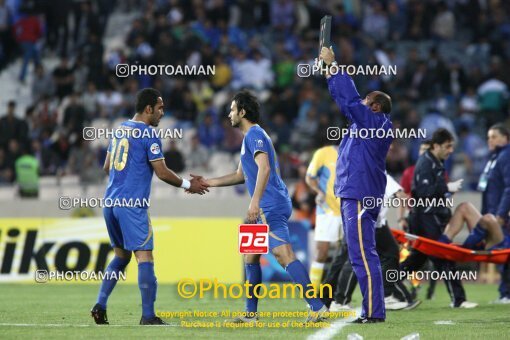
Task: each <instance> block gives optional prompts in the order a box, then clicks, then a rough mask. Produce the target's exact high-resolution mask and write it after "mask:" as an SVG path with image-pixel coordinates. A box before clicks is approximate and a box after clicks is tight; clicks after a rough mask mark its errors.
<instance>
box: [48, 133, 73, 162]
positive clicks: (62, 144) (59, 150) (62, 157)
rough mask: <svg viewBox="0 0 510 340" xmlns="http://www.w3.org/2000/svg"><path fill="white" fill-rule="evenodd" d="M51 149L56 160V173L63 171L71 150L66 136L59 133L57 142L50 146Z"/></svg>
mask: <svg viewBox="0 0 510 340" xmlns="http://www.w3.org/2000/svg"><path fill="white" fill-rule="evenodd" d="M51 149H52V151H53V152H54V153H55V154H56V156H57V158H58V163H57V171H58V170H64V169H65V168H66V166H67V161H68V160H69V153H70V150H71V145H70V144H69V140H68V139H67V136H66V135H64V134H63V133H62V132H61V133H59V134H58V137H57V140H56V141H55V142H53V143H52V144H51Z"/></svg>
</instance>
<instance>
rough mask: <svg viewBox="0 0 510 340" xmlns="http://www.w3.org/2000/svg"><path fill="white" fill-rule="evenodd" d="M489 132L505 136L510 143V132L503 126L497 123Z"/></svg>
mask: <svg viewBox="0 0 510 340" xmlns="http://www.w3.org/2000/svg"><path fill="white" fill-rule="evenodd" d="M489 130H497V131H498V132H499V133H500V134H501V135H503V136H505V137H506V139H507V140H508V141H510V130H509V129H508V128H507V127H506V126H505V125H504V124H503V123H497V124H494V125H492V126H491V127H490V128H489Z"/></svg>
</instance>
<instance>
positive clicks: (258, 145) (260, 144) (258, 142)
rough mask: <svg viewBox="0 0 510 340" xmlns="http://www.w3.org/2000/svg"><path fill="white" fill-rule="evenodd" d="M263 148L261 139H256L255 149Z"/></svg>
mask: <svg viewBox="0 0 510 340" xmlns="http://www.w3.org/2000/svg"><path fill="white" fill-rule="evenodd" d="M262 147H264V142H263V141H262V139H257V148H262Z"/></svg>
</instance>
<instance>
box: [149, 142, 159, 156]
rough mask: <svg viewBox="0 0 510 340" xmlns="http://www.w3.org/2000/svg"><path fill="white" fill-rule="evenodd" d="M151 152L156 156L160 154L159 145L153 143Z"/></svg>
mask: <svg viewBox="0 0 510 340" xmlns="http://www.w3.org/2000/svg"><path fill="white" fill-rule="evenodd" d="M151 152H152V153H153V154H155V155H157V154H159V152H160V151H159V145H158V143H153V144H152V145H151Z"/></svg>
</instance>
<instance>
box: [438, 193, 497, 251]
mask: <svg viewBox="0 0 510 340" xmlns="http://www.w3.org/2000/svg"><path fill="white" fill-rule="evenodd" d="M464 222H466V224H467V226H468V228H469V231H470V234H469V236H468V237H467V239H466V241H465V242H464V244H463V246H465V247H467V248H473V247H474V246H475V245H476V244H478V243H479V242H481V241H484V240H485V241H486V243H485V248H486V249H490V248H491V247H493V246H495V245H497V244H499V243H500V242H502V241H503V239H504V235H503V231H502V229H501V226H500V225H499V223H498V221H497V219H496V217H495V216H494V215H492V214H486V215H483V216H482V215H481V214H480V212H479V211H478V210H477V209H476V208H475V207H474V205H473V204H471V203H469V202H463V203H461V204H460V205H459V206H458V207H457V208H456V209H455V212H454V214H453V216H452V218H451V220H450V223H448V225H447V226H446V229H445V231H444V235H443V236H446V237H447V238H448V241H451V240H453V238H454V237H455V236H456V235H457V234H458V233H459V232H460V231H461V230H462V227H463V225H464ZM441 240H442V241H444V240H445V239H444V238H441V239H440V241H441Z"/></svg>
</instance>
